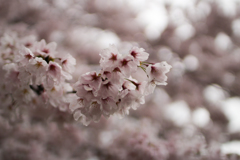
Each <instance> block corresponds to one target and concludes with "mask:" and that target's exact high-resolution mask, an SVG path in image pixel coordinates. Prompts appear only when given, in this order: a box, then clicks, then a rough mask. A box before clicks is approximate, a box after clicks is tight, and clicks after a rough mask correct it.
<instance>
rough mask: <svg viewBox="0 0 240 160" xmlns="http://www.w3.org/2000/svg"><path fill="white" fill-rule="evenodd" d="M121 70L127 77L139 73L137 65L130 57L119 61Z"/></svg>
mask: <svg viewBox="0 0 240 160" xmlns="http://www.w3.org/2000/svg"><path fill="white" fill-rule="evenodd" d="M119 68H120V70H121V71H122V73H123V74H124V75H125V76H126V77H129V76H130V75H131V74H132V73H133V72H136V71H137V65H136V63H134V62H133V57H132V56H130V55H127V56H125V57H123V58H122V59H121V60H120V61H119Z"/></svg>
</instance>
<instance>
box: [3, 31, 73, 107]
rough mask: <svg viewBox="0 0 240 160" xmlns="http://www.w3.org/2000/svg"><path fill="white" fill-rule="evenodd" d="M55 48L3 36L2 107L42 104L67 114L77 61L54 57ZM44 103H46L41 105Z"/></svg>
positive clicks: (33, 39) (31, 38) (65, 56)
mask: <svg viewBox="0 0 240 160" xmlns="http://www.w3.org/2000/svg"><path fill="white" fill-rule="evenodd" d="M56 46H57V44H56V43H55V42H51V43H48V44H47V43H46V42H45V40H41V41H36V37H34V36H27V37H23V38H19V37H18V36H17V34H16V33H13V32H11V33H10V34H4V35H3V36H2V37H1V43H0V55H1V58H0V65H1V67H2V70H1V75H2V77H3V79H1V81H0V87H1V92H0V99H1V101H2V102H3V106H5V107H9V106H11V107H14V106H21V105H26V104H27V105H38V104H45V105H51V106H54V107H58V108H60V109H63V110H66V109H67V108H68V105H69V103H68V98H67V97H68V94H66V93H67V91H72V87H71V85H70V84H69V83H67V80H70V79H72V76H71V73H72V72H73V71H74V65H75V64H76V60H75V59H74V58H73V57H72V56H71V55H70V54H65V55H63V56H61V57H57V54H58V52H57V51H56ZM42 102H45V103H42Z"/></svg>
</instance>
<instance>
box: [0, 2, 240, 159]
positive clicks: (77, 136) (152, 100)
mask: <svg viewBox="0 0 240 160" xmlns="http://www.w3.org/2000/svg"><path fill="white" fill-rule="evenodd" d="M12 31H14V32H16V33H18V35H19V36H26V35H32V34H33V35H36V36H37V37H38V40H41V39H46V41H47V42H52V41H55V42H57V43H58V51H59V52H61V53H70V54H72V55H73V56H74V57H75V58H76V59H77V67H76V71H75V73H74V80H73V82H75V81H76V80H77V78H78V77H79V76H80V75H81V74H83V73H85V72H87V71H92V70H99V60H100V56H99V52H100V51H101V50H102V49H104V48H107V47H108V46H109V44H115V45H116V46H117V48H118V49H119V51H120V52H121V53H126V52H128V50H129V49H130V48H131V47H132V46H139V47H141V48H144V49H145V50H146V52H148V53H149V54H150V57H149V60H148V61H149V62H160V61H166V62H167V63H169V64H170V65H172V66H173V68H172V70H171V71H170V73H168V74H167V76H168V85H167V86H160V87H157V88H156V90H155V92H154V93H153V94H152V95H150V96H148V97H147V98H146V104H145V105H141V106H139V108H138V109H137V110H136V111H134V110H131V112H130V115H129V116H126V117H124V118H123V119H118V118H117V117H111V118H109V119H105V118H102V119H101V121H100V122H99V123H92V124H91V125H90V126H88V127H84V126H83V125H81V124H79V123H78V122H75V121H74V120H73V118H72V116H71V115H70V114H69V113H65V112H61V111H58V110H57V109H52V108H44V107H43V108H32V109H29V111H28V112H27V113H26V115H25V116H24V117H25V118H23V119H22V120H21V121H17V122H16V121H15V122H9V121H8V119H6V118H4V117H1V118H0V126H1V127H0V128H2V133H0V146H1V147H0V156H1V157H2V158H1V159H3V160H15V159H16V160H21V159H24V160H27V159H34V160H36V159H37V160H38V159H39V160H40V159H45V160H46V159H49V160H52V159H68V160H75V159H83V160H85V159H86V160H100V159H104V160H105V159H114V160H118V159H129V160H131V159H136V160H138V159H144V160H146V159H156V160H161V159H163V160H165V159H167V160H188V159H189V160H195V159H204V160H205V159H209V160H212V159H216V160H221V159H231V160H235V159H240V1H239V0H181V1H180V0H0V35H3V34H4V33H6V32H12Z"/></svg>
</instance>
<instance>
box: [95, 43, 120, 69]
mask: <svg viewBox="0 0 240 160" xmlns="http://www.w3.org/2000/svg"><path fill="white" fill-rule="evenodd" d="M99 55H100V56H101V60H100V66H101V67H102V68H103V69H104V70H105V69H106V68H108V70H110V71H111V70H112V69H113V68H115V67H116V66H117V65H118V63H119V60H120V58H121V57H122V55H121V54H120V53H119V52H118V50H117V48H116V47H115V45H109V48H107V49H104V50H103V51H102V52H101V53H100V54H99Z"/></svg>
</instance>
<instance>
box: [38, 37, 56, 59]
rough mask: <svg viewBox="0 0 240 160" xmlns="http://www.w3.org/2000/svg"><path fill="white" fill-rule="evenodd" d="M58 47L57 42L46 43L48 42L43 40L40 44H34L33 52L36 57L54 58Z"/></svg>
mask: <svg viewBox="0 0 240 160" xmlns="http://www.w3.org/2000/svg"><path fill="white" fill-rule="evenodd" d="M56 47H57V44H56V43H55V42H51V43H48V44H47V43H46V41H45V40H44V39H43V40H41V41H40V42H36V43H34V46H33V51H34V54H35V55H41V56H44V57H46V56H54V55H55V54H56Z"/></svg>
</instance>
